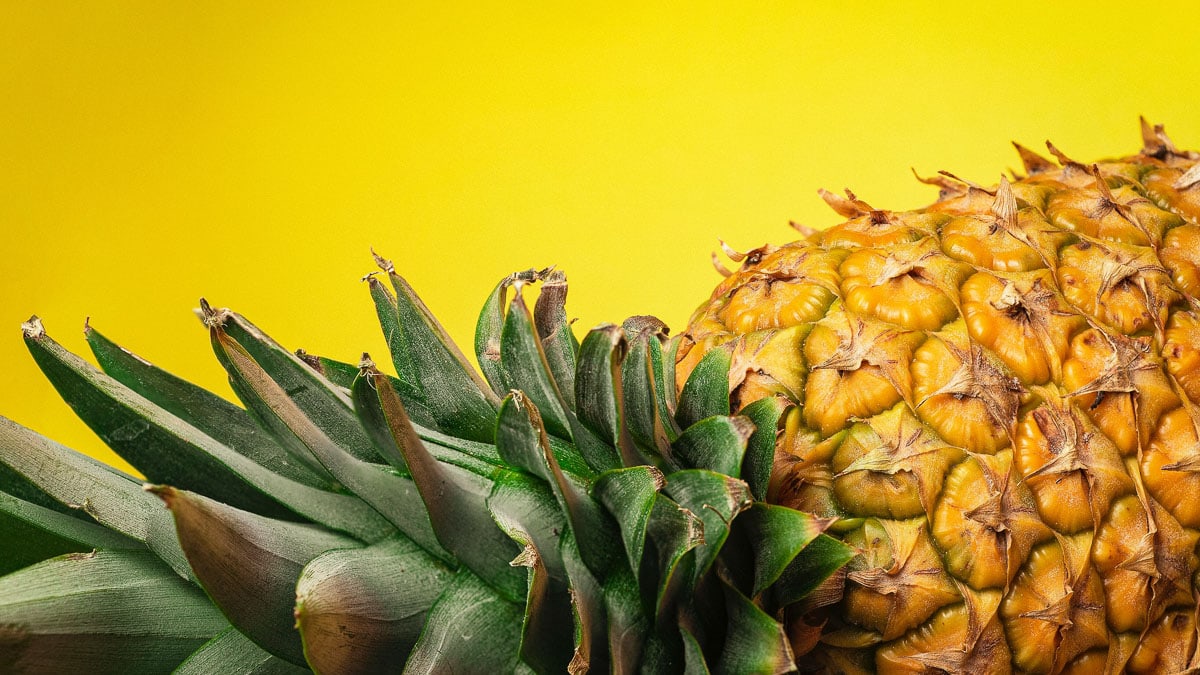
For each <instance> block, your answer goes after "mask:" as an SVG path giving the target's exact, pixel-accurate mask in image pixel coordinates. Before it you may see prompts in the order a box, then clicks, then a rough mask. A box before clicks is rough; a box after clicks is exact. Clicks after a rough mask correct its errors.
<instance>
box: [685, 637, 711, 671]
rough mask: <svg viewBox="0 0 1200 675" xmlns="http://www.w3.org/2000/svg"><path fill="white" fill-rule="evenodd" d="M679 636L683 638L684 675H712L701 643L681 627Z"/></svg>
mask: <svg viewBox="0 0 1200 675" xmlns="http://www.w3.org/2000/svg"><path fill="white" fill-rule="evenodd" d="M679 634H680V635H681V636H682V637H683V672H684V675H710V671H709V670H708V661H706V660H705V658H704V651H703V650H702V649H701V648H700V642H699V641H698V640H696V636H695V635H692V634H691V632H690V631H688V629H686V628H683V627H680V629H679Z"/></svg>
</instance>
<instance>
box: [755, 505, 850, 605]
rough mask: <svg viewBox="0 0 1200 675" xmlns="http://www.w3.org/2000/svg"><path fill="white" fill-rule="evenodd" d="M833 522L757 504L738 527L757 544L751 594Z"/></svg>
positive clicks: (764, 584) (780, 571)
mask: <svg viewBox="0 0 1200 675" xmlns="http://www.w3.org/2000/svg"><path fill="white" fill-rule="evenodd" d="M832 523H833V520H832V519H829V518H818V517H817V516H814V515H812V514H810V513H804V512H803V511H797V510H795V509H789V508H787V507H786V506H776V505H774V504H766V503H764V502H757V503H755V504H754V505H753V506H751V507H750V509H749V510H748V511H746V512H745V513H743V514H742V515H741V517H740V518H738V519H737V521H736V523H735V525H734V527H735V528H737V529H739V530H741V533H742V534H743V535H744V536H745V541H748V542H753V546H752V547H751V548H750V549H749V550H752V551H753V553H754V585H753V587H752V590H751V592H750V595H751V596H752V597H755V596H757V595H758V594H759V593H761V592H762V591H763V590H764V589H766V588H767V587H768V586H770V585H771V584H773V583H775V580H776V579H778V578H779V575H781V574H783V571H784V570H785V569H786V568H787V567H788V565H790V564H791V563H792V560H794V559H795V558H796V556H797V554H799V553H800V551H801V550H802V549H804V547H805V546H808V545H809V543H810V542H812V541H813V539H816V537H817V535H819V534H821V533H822V532H824V531H825V528H827V527H829V526H830V525H831V524H832Z"/></svg>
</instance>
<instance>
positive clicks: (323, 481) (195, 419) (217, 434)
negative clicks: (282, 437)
mask: <svg viewBox="0 0 1200 675" xmlns="http://www.w3.org/2000/svg"><path fill="white" fill-rule="evenodd" d="M84 334H85V335H86V336H87V341H88V345H89V346H90V347H91V348H92V353H93V354H95V356H96V361H97V362H99V364H100V368H101V369H103V370H104V372H105V374H107V375H109V376H110V377H112V378H113V379H115V380H116V381H118V382H120V383H121V384H124V385H125V386H126V387H129V388H130V389H131V390H133V391H135V392H137V393H138V394H141V395H142V396H144V397H145V398H146V399H147V400H148V401H150V402H151V403H153V404H155V405H156V406H158V407H160V408H162V409H163V410H166V411H167V412H169V413H171V414H172V415H174V416H176V417H178V418H179V419H181V420H183V421H184V422H186V423H187V424H189V425H191V426H192V427H195V428H196V429H198V430H199V431H201V432H202V433H204V434H205V435H207V436H209V437H210V438H212V439H213V440H215V441H217V442H218V443H220V444H222V445H224V446H225V447H227V448H230V449H231V450H234V451H235V452H237V453H239V454H241V455H244V456H246V457H248V458H250V459H252V460H254V461H255V462H258V463H259V464H261V465H263V466H265V467H267V468H268V469H270V470H272V471H274V472H275V473H278V474H280V475H282V476H287V477H288V478H291V479H292V480H294V481H297V482H300V483H305V484H308V485H312V486H314V487H326V486H327V485H328V481H327V478H328V477H327V476H322V475H320V474H319V473H318V472H315V471H313V470H312V469H310V468H308V467H307V466H305V464H304V463H303V461H301V459H299V458H297V457H295V456H293V455H292V453H290V452H289V451H288V450H287V449H286V448H284V447H283V446H282V445H280V444H279V443H278V442H277V441H276V440H275V439H274V438H273V437H272V436H271V435H270V434H269V433H267V432H266V431H264V430H263V429H262V427H260V426H259V425H258V424H257V423H256V422H255V421H254V420H253V419H252V418H251V417H250V415H249V414H248V413H247V412H246V411H245V410H243V409H241V408H239V407H237V406H235V405H233V404H232V403H230V402H228V401H226V400H225V399H223V398H221V397H220V396H217V395H216V394H213V393H211V392H209V391H207V390H206V389H202V388H201V387H197V386H196V385H194V384H192V383H191V382H188V381H186V380H184V379H182V378H179V377H176V376H175V375H172V374H171V373H168V372H166V371H165V370H162V369H160V368H157V367H155V366H154V365H153V364H151V363H150V362H149V361H146V360H145V359H143V358H141V357H140V356H137V355H136V354H134V353H133V352H131V351H129V350H127V349H124V348H123V347H121V346H120V345H118V344H116V343H115V342H113V341H111V340H109V339H108V338H106V337H104V335H102V334H101V333H100V331H98V330H96V329H95V328H92V327H91V326H90V325H89V326H87V327H86V328H85V330H84Z"/></svg>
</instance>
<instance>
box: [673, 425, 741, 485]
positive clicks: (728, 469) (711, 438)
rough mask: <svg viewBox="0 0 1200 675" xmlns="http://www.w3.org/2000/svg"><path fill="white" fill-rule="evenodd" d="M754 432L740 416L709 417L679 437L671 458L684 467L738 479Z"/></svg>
mask: <svg viewBox="0 0 1200 675" xmlns="http://www.w3.org/2000/svg"><path fill="white" fill-rule="evenodd" d="M754 431H755V427H754V423H753V422H752V421H750V420H749V419H748V418H746V417H742V416H741V415H737V416H734V417H719V416H718V417H709V418H707V419H703V420H700V421H699V422H697V423H695V424H693V425H692V426H690V427H688V428H687V429H686V430H685V431H684V432H683V434H681V435H680V436H679V439H678V440H677V441H676V442H675V447H674V452H675V456H676V458H678V459H679V461H680V462H681V463H682V464H684V465H685V466H689V467H692V468H696V469H708V470H709V471H715V472H717V473H720V474H725V475H726V476H732V477H734V478H740V477H741V475H742V461H743V459H744V458H745V455H746V446H747V443H748V442H749V441H750V437H751V435H752V434H753V433H754Z"/></svg>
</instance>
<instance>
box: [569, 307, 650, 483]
mask: <svg viewBox="0 0 1200 675" xmlns="http://www.w3.org/2000/svg"><path fill="white" fill-rule="evenodd" d="M628 348H629V344H628V343H627V342H626V341H625V332H624V331H623V330H621V328H620V327H618V326H613V325H611V324H608V325H603V326H600V327H599V328H595V329H593V330H592V331H590V332H589V333H588V334H587V335H586V336H584V338H583V344H582V345H580V348H579V366H578V368H577V370H576V373H575V403H576V411H577V413H578V417H579V421H580V422H582V423H583V425H584V426H586V427H587V428H588V430H590V431H591V432H593V433H594V434H595V435H597V436H599V437H600V438H601V439H603V440H604V443H603V444H598V451H597V452H595V453H593V454H588V455H585V457H586V458H587V460H588V464H589V465H591V467H592V468H593V469H595V470H597V471H607V470H609V469H615V468H617V467H619V466H621V464H622V458H623V459H624V463H625V464H626V465H629V466H632V465H634V464H641V463H642V462H643V460H642V458H641V456H640V455H639V454H638V453H637V450H636V449H634V447H633V439H632V438H631V437H630V436H629V433H628V430H626V429H625V427H624V420H623V419H622V418H623V413H622V408H623V407H624V392H623V390H622V385H621V364H622V362H623V361H624V359H625V352H626V351H627V350H628ZM613 448H617V449H618V450H619V452H620V455H619V456H618V454H617V453H614V452H613Z"/></svg>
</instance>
